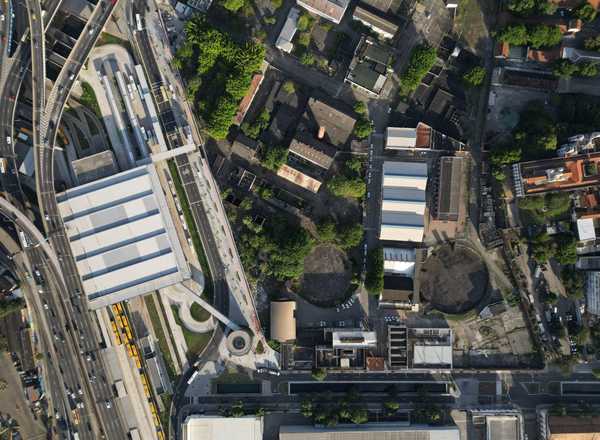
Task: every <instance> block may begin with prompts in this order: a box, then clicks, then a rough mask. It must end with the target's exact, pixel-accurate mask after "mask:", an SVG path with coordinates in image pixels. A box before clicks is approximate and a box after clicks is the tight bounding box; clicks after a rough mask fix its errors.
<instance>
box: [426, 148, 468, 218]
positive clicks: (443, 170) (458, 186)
mask: <svg viewBox="0 0 600 440" xmlns="http://www.w3.org/2000/svg"><path fill="white" fill-rule="evenodd" d="M464 161H465V159H464V158H463V157H456V156H452V157H450V156H445V157H441V158H440V160H439V162H438V170H437V174H436V182H435V186H436V188H435V195H434V200H433V203H432V212H431V215H432V217H433V218H435V219H436V220H443V221H457V220H458V214H459V208H460V200H461V197H462V183H463V166H464Z"/></svg>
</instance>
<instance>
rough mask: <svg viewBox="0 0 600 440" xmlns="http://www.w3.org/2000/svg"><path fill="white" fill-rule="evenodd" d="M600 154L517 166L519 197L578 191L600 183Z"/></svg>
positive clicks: (514, 181)
mask: <svg viewBox="0 0 600 440" xmlns="http://www.w3.org/2000/svg"><path fill="white" fill-rule="evenodd" d="M599 162H600V153H591V154H581V155H577V156H571V157H557V158H552V159H542V160H536V161H531V162H521V163H518V164H514V165H513V183H514V186H515V194H516V195H517V196H518V197H523V196H528V195H533V194H543V193H546V192H550V191H574V190H578V189H583V188H587V187H593V186H596V185H598V184H599V183H600V172H599V170H598V163H599Z"/></svg>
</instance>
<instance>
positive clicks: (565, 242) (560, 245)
mask: <svg viewBox="0 0 600 440" xmlns="http://www.w3.org/2000/svg"><path fill="white" fill-rule="evenodd" d="M555 242H556V250H555V252H554V258H555V259H556V261H558V262H559V263H560V264H563V265H564V264H575V262H576V261H577V239H576V238H575V236H573V235H571V234H560V235H557V236H556V238H555Z"/></svg>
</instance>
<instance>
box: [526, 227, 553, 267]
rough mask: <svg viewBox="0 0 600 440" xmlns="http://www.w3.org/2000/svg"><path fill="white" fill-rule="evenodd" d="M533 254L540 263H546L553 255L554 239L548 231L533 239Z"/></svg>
mask: <svg viewBox="0 0 600 440" xmlns="http://www.w3.org/2000/svg"><path fill="white" fill-rule="evenodd" d="M531 254H532V256H533V258H534V260H535V261H537V262H538V263H545V262H546V261H548V259H549V258H550V257H552V255H553V248H552V239H551V238H550V237H549V236H548V234H547V233H545V232H544V233H541V234H539V235H537V236H536V237H534V238H533V239H532V240H531Z"/></svg>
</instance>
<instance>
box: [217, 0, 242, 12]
mask: <svg viewBox="0 0 600 440" xmlns="http://www.w3.org/2000/svg"><path fill="white" fill-rule="evenodd" d="M244 4H245V0H222V1H221V5H222V6H223V7H224V8H225V9H227V10H228V11H231V12H237V11H239V10H240V9H241V8H242V7H243V6H244Z"/></svg>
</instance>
